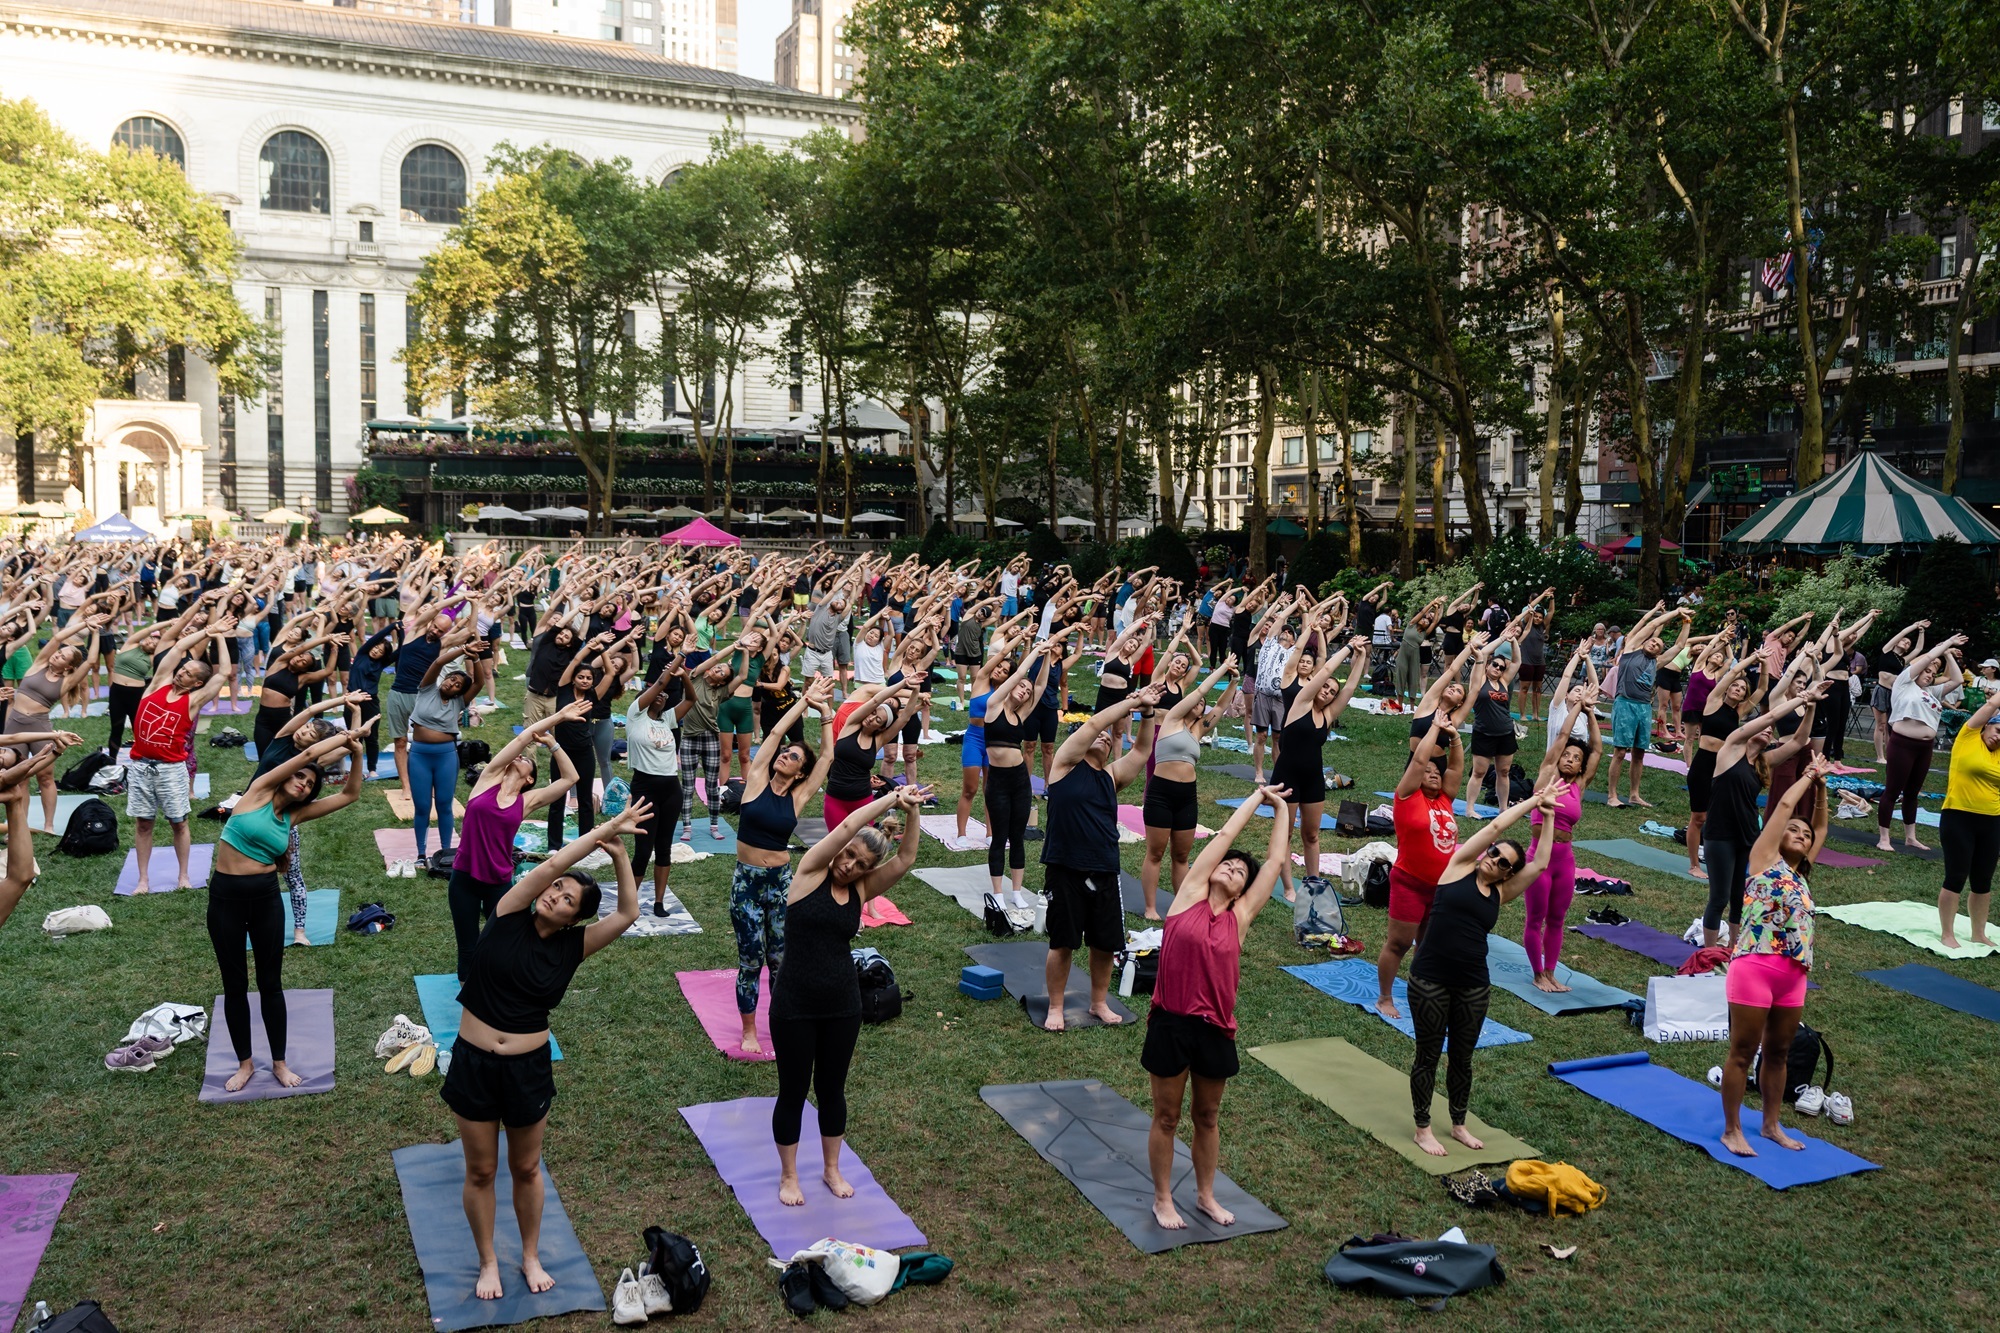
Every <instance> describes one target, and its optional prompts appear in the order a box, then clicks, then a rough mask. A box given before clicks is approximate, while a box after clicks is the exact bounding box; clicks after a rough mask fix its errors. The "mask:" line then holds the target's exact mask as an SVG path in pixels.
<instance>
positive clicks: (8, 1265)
mask: <svg viewBox="0 0 2000 1333" xmlns="http://www.w3.org/2000/svg"><path fill="white" fill-rule="evenodd" d="M75 1184H76V1176H75V1174H74V1173H72V1174H69V1175H59V1176H0V1330H4V1329H11V1328H13V1327H14V1322H15V1320H16V1319H18V1318H19V1317H20V1314H21V1307H22V1306H23V1305H26V1304H27V1301H28V1288H29V1286H30V1285H31V1284H32V1283H33V1282H34V1280H35V1270H36V1269H37V1268H39V1267H40V1266H41V1262H42V1252H43V1251H45V1250H47V1249H48V1248H49V1237H51V1236H53V1235H54V1234H55V1230H56V1218H57V1217H59V1216H61V1214H62V1210H63V1205H64V1204H65V1203H68V1202H69V1192H70V1187H71V1186H73V1185H75Z"/></svg>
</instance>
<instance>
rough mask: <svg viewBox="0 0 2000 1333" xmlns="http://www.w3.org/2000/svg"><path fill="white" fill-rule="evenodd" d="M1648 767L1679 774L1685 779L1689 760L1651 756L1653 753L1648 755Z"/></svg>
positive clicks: (1660, 755)
mask: <svg viewBox="0 0 2000 1333" xmlns="http://www.w3.org/2000/svg"><path fill="white" fill-rule="evenodd" d="M1646 767H1647V768H1664V769H1666V770H1667V772H1669V773H1679V774H1681V775H1682V776H1683V777H1685V776H1686V775H1687V771H1688V766H1687V760H1685V759H1669V758H1668V757H1667V756H1665V755H1663V754H1651V753H1649V754H1647V756H1646Z"/></svg>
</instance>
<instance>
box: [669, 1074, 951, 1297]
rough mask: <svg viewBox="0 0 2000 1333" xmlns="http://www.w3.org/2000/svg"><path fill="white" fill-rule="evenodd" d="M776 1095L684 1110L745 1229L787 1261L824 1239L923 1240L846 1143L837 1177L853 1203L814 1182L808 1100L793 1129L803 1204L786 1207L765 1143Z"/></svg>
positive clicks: (894, 1244) (814, 1114) (894, 1246)
mask: <svg viewBox="0 0 2000 1333" xmlns="http://www.w3.org/2000/svg"><path fill="white" fill-rule="evenodd" d="M776 1104H777V1099H776V1098H774V1097H741V1098H738V1099H737V1100H735V1101H729V1102H706V1103H704V1104H702V1105H700V1106H683V1107H681V1108H680V1112H681V1118H682V1119H684V1120H686V1121H687V1123H688V1128H689V1129H692V1130H693V1131H694V1136H695V1137H696V1138H697V1139H700V1140H701V1146H702V1148H703V1150H704V1151H706V1152H707V1153H708V1157H709V1160H710V1161H712V1162H714V1163H715V1169H716V1171H717V1172H718V1173H719V1174H720V1175H721V1176H722V1183H723V1184H725V1185H727V1186H729V1188H730V1189H732V1190H734V1191H735V1192H736V1202H737V1203H739V1204H741V1205H742V1207H743V1211H744V1212H746V1213H748V1214H749V1215H750V1225H752V1226H754V1227H756V1228H757V1234H758V1235H760V1236H762V1237H763V1238H764V1243H765V1244H767V1245H769V1246H770V1247H771V1253H772V1254H773V1255H775V1256H776V1257H778V1258H780V1259H790V1258H791V1257H792V1256H793V1255H794V1254H796V1253H798V1252H799V1251H800V1250H803V1249H805V1248H806V1247H807V1246H809V1245H811V1244H812V1243H813V1242H814V1241H816V1240H820V1239H823V1238H825V1237H827V1236H833V1237H837V1238H839V1239H840V1240H845V1241H851V1242H853V1243H854V1244H856V1245H869V1246H873V1247H874V1248H875V1249H878V1250H900V1249H907V1248H908V1247H910V1246H912V1245H922V1244H924V1243H925V1240H924V1233H923V1232H921V1231H919V1230H918V1229H917V1224H916V1223H915V1222H913V1221H911V1220H910V1217H909V1214H907V1213H905V1212H904V1211H903V1210H902V1209H901V1208H898V1207H897V1206H896V1201H895V1200H894V1199H891V1198H890V1197H889V1194H888V1191H886V1190H884V1189H883V1188H882V1186H881V1184H880V1183H879V1182H878V1181H877V1180H876V1179H875V1175H874V1173H873V1172H871V1171H870V1170H869V1169H868V1167H867V1165H866V1164H865V1163H863V1162H862V1160H861V1158H860V1156H859V1155H858V1154H856V1153H855V1151H854V1149H853V1147H852V1146H850V1145H849V1144H847V1143H844V1142H843V1143H842V1144H841V1146H840V1174H841V1175H842V1176H844V1177H846V1179H847V1183H848V1184H850V1185H852V1186H853V1187H854V1197H853V1198H851V1199H836V1198H835V1197H834V1196H833V1191H832V1190H829V1189H828V1188H827V1187H826V1183H825V1182H824V1181H823V1180H821V1179H820V1173H819V1169H818V1166H817V1163H818V1161H819V1141H820V1140H819V1112H818V1110H817V1109H815V1108H814V1106H813V1104H812V1103H811V1102H807V1103H806V1108H805V1116H804V1119H803V1120H802V1122H801V1123H800V1126H799V1142H800V1144H802V1145H808V1146H805V1147H802V1149H801V1151H800V1154H799V1155H800V1158H801V1160H802V1162H804V1165H803V1166H802V1168H801V1169H800V1171H799V1185H800V1187H801V1188H802V1189H803V1190H804V1192H805V1196H806V1201H805V1203H804V1204H802V1205H800V1206H798V1207H791V1206H788V1205H786V1204H783V1203H780V1202H779V1201H778V1150H777V1148H776V1147H774V1146H773V1145H772V1143H771V1108H772V1107H773V1106H775V1105H776Z"/></svg>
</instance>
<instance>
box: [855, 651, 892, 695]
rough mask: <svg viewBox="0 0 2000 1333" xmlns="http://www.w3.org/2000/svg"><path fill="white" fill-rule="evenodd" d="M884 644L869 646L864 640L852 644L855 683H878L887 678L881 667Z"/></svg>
mask: <svg viewBox="0 0 2000 1333" xmlns="http://www.w3.org/2000/svg"><path fill="white" fill-rule="evenodd" d="M884 647H885V645H883V644H880V643H878V644H876V645H874V646H873V647H870V646H869V645H868V643H867V642H866V641H863V642H861V643H857V644H855V645H854V682H855V684H857V685H880V684H882V683H884V682H885V681H887V680H888V675H887V673H885V672H884V671H883V669H882V654H883V649H884Z"/></svg>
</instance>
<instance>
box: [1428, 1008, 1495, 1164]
mask: <svg viewBox="0 0 2000 1333" xmlns="http://www.w3.org/2000/svg"><path fill="white" fill-rule="evenodd" d="M1492 998H1493V988H1492V987H1491V986H1444V985H1440V984H1439V983H1437V982H1435V981H1425V980H1424V979H1423V978H1422V977H1414V976H1413V977H1411V978H1410V1019H1411V1022H1412V1023H1413V1024H1414V1025H1415V1026H1416V1030H1417V1060H1416V1063H1415V1064H1413V1065H1411V1066H1410V1114H1411V1115H1412V1116H1414V1117H1415V1119H1416V1122H1417V1128H1418V1129H1425V1128H1428V1127H1429V1125H1430V1123H1431V1095H1432V1094H1433V1093H1434V1092H1435V1091H1436V1090H1437V1063H1438V1055H1439V1053H1440V1052H1442V1051H1443V1050H1444V1039H1445V1036H1446V1035H1447V1034H1449V1035H1450V1037H1451V1053H1450V1054H1449V1055H1448V1056H1447V1057H1446V1060H1447V1063H1446V1065H1445V1071H1444V1095H1445V1100H1446V1101H1447V1102H1449V1103H1450V1104H1451V1123H1452V1124H1454V1125H1463V1124H1464V1123H1465V1115H1466V1110H1467V1108H1468V1107H1470V1106H1471V1105H1472V1052H1473V1049H1474V1048H1475V1047H1477V1046H1478V1045H1479V1031H1480V1029H1481V1028H1483V1027H1484V1026H1485V1025H1486V1006H1487V1004H1488V1002H1489V1001H1491V999H1492Z"/></svg>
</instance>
